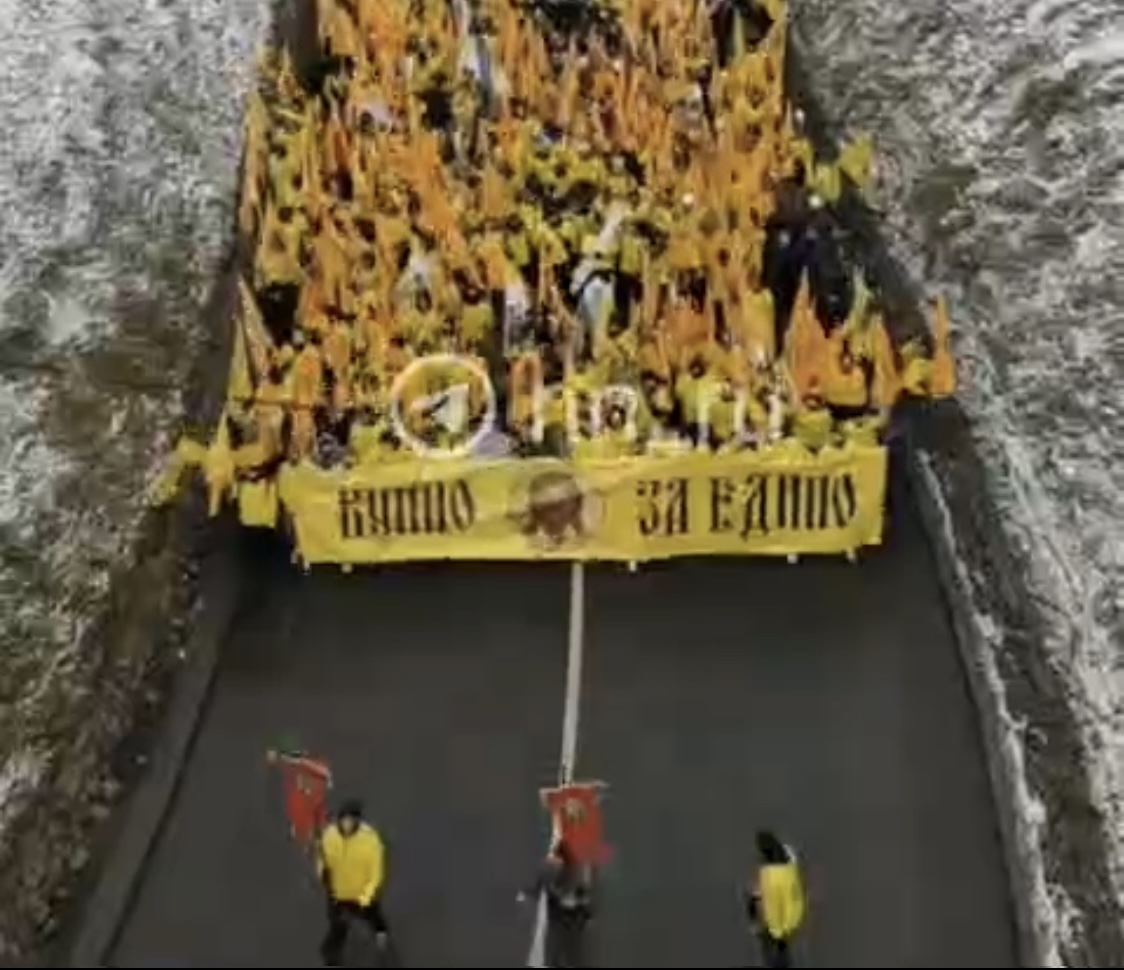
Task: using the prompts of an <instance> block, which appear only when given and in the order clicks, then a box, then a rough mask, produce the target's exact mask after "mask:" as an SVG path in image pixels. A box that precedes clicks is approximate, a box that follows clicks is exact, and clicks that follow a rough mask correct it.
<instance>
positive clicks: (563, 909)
mask: <svg viewBox="0 0 1124 970" xmlns="http://www.w3.org/2000/svg"><path fill="white" fill-rule="evenodd" d="M540 895H545V896H546V917H547V919H546V946H545V960H544V963H545V964H546V966H548V967H582V966H584V965H585V963H584V959H585V945H584V944H585V934H586V927H587V925H588V924H589V921H590V919H592V917H593V873H592V869H591V867H590V866H589V865H583V864H582V863H581V862H579V861H578V860H577V859H576V858H574V853H573V850H572V849H571V848H570V846H569V845H568V844H567V843H566V842H565V841H564V840H561V839H560V840H559V841H557V842H555V844H554V847H553V849H552V850H551V852H550V854H549V855H548V856H547V857H546V859H545V860H544V862H543V866H542V869H541V870H540V871H539V875H538V877H537V879H536V880H535V883H534V885H533V886H531V888H530V889H528V890H527V891H526V892H523V893H520V898H521V899H523V900H528V899H531V900H537V899H538V898H539V896H540Z"/></svg>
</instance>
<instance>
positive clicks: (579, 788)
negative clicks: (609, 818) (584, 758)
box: [543, 781, 609, 866]
mask: <svg viewBox="0 0 1124 970" xmlns="http://www.w3.org/2000/svg"><path fill="white" fill-rule="evenodd" d="M604 789H605V786H604V785H603V784H602V783H601V782H596V781H595V782H580V783H575V784H570V785H566V786H564V787H562V788H552V789H549V790H547V791H545V792H543V801H544V802H545V803H546V807H547V809H548V810H549V811H550V814H551V817H552V818H553V819H554V823H555V831H556V832H557V833H558V837H559V838H560V839H561V840H563V841H564V842H565V843H566V844H567V845H568V846H569V847H570V850H571V851H572V852H573V854H574V860H575V861H576V862H578V863H581V864H584V865H594V866H596V865H601V864H603V863H604V862H607V861H608V858H609V847H608V846H607V845H606V844H605V839H604V835H605V830H604V822H603V819H602V816H601V793H602V791H603V790H604Z"/></svg>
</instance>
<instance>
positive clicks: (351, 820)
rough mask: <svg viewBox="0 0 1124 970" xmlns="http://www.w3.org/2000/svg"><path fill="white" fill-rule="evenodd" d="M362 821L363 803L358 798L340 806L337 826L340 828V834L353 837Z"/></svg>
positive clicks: (350, 799)
mask: <svg viewBox="0 0 1124 970" xmlns="http://www.w3.org/2000/svg"><path fill="white" fill-rule="evenodd" d="M362 821H363V803H362V802H360V801H359V800H358V799H357V798H349V799H348V800H347V801H345V802H344V803H343V804H342V805H340V810H339V812H338V813H337V814H336V824H337V825H338V826H339V829H340V834H342V835H345V836H346V835H353V834H354V833H355V831H356V829H358V828H359V825H360V824H361V823H362Z"/></svg>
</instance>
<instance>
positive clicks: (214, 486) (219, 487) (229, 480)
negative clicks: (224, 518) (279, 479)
mask: <svg viewBox="0 0 1124 970" xmlns="http://www.w3.org/2000/svg"><path fill="white" fill-rule="evenodd" d="M234 474H235V469H234V452H233V450H232V449H231V447H230V428H229V423H228V412H227V409H226V408H223V412H222V415H221V417H220V418H219V426H218V430H217V431H216V433H215V437H214V440H213V441H212V442H211V447H210V448H208V449H207V454H206V457H205V458H204V460H203V475H204V478H205V479H206V481H207V511H208V514H209V515H211V516H215V515H218V514H219V509H220V508H221V507H222V500H223V498H224V497H225V496H226V495H227V494H228V493H229V492H230V491H231V490H232V489H233V488H234V484H235V479H234Z"/></svg>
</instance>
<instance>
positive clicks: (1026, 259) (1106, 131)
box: [794, 0, 1124, 965]
mask: <svg viewBox="0 0 1124 970" xmlns="http://www.w3.org/2000/svg"><path fill="white" fill-rule="evenodd" d="M794 6H795V10H796V17H797V22H798V28H799V29H798V31H797V33H798V36H799V38H800V42H801V46H802V47H803V48H804V49H805V50H806V51H807V52H808V62H809V63H808V65H807V66H808V68H809V71H810V74H811V75H812V82H813V85H814V87H815V90H816V91H817V93H818V94H819V95H820V97H821V98H822V99H823V100H824V102H825V105H826V107H827V108H828V109H829V111H830V113H831V115H832V116H833V117H834V118H837V119H846V121H847V123H848V124H849V125H851V126H853V127H854V128H856V129H865V130H869V131H872V132H874V133H875V135H876V138H877V141H878V148H879V151H880V156H881V158H882V159H883V173H882V174H883V185H882V187H881V189H880V191H879V195H878V198H877V200H876V201H877V204H878V205H879V206H880V207H881V208H882V209H883V210H884V211H885V215H886V220H885V221H886V223H887V230H888V232H889V234H890V237H891V239H890V243H891V247H892V248H893V250H894V252H895V255H897V256H899V257H901V258H903V259H904V260H905V261H906V262H907V264H908V265H909V268H910V269H911V271H912V273H913V275H914V277H915V278H916V279H918V280H921V281H924V282H925V283H926V284H931V285H932V286H933V287H934V288H935V289H938V288H939V289H940V290H942V291H944V292H946V293H948V294H949V296H950V298H951V301H952V305H953V310H954V319H955V320H956V322H957V323H958V325H959V333H958V338H959V346H958V351H959V355H960V357H961V360H962V362H963V369H962V374H963V378H964V382H965V388H964V391H963V394H962V397H963V400H964V403H965V406H966V407H967V409H968V411H969V414H970V415H971V416H972V418H973V419H974V427H975V434H976V436H977V439H978V441H977V443H978V445H979V448H980V450H981V453H982V456H983V458H984V461H985V463H986V465H987V467H988V470H989V474H990V478H991V481H992V483H993V484H994V486H995V487H996V488H997V489H998V490H1000V492H1001V494H999V495H998V496H996V497H997V499H998V500H999V503H1000V505H1001V507H1002V508H1003V510H1004V515H1005V518H1006V521H1005V523H1004V528H1005V529H1006V530H1008V532H1009V534H1010V538H1011V540H1012V541H1013V543H1014V545H1015V547H1016V548H1017V549H1018V550H1019V551H1020V552H1021V554H1022V555H1023V557H1024V559H1025V562H1026V564H1027V571H1028V573H1029V575H1028V576H1027V577H1026V580H1027V583H1028V586H1029V588H1030V589H1031V591H1032V596H1033V599H1034V601H1035V602H1034V606H1035V607H1036V608H1037V609H1038V610H1040V611H1041V612H1042V613H1043V614H1044V616H1045V618H1046V620H1047V621H1048V625H1049V628H1050V635H1051V642H1050V645H1049V646H1050V649H1051V655H1050V667H1051V669H1052V672H1053V673H1056V674H1058V675H1059V676H1061V677H1062V678H1064V680H1065V682H1066V684H1067V687H1068V690H1067V693H1068V695H1069V701H1070V704H1071V706H1072V708H1073V712H1074V715H1075V717H1076V720H1077V722H1078V725H1079V728H1080V730H1081V734H1082V740H1083V747H1084V749H1085V751H1086V752H1087V754H1088V756H1089V773H1090V781H1091V784H1092V787H1093V789H1094V791H1093V803H1094V805H1095V806H1096V809H1097V810H1098V812H1099V813H1100V814H1101V816H1102V818H1101V819H1100V823H1101V824H1102V825H1103V827H1104V830H1105V833H1106V834H1107V836H1108V841H1109V842H1110V843H1112V847H1113V853H1112V854H1113V856H1114V857H1113V858H1111V859H1109V860H1108V865H1109V867H1110V869H1111V878H1112V882H1113V883H1114V885H1115V893H1116V896H1117V899H1118V900H1121V901H1124V801H1122V800H1124V661H1122V659H1121V658H1122V657H1124V653H1122V650H1121V648H1122V646H1124V623H1122V619H1124V404H1122V402H1121V397H1120V390H1119V387H1120V381H1121V379H1122V378H1124V342H1122V341H1124V329H1122V328H1124V141H1122V140H1121V139H1122V134H1124V14H1122V13H1121V12H1120V7H1119V5H1114V4H1110V3H1107V2H1101V0H1094V2H1090V3H1084V4H1076V5H1075V4H1070V3H1062V2H1061V0H991V2H987V3H980V2H979V0H950V2H946V3H942V4H931V3H923V2H921V0H905V2H902V3H891V4H887V3H884V2H882V0H794ZM985 620H986V618H985ZM997 686H998V687H999V690H1000V694H1001V693H1002V687H1001V685H997ZM1013 730H1014V731H1015V734H1016V736H1017V735H1019V734H1023V735H1025V731H1024V730H1023V729H1022V728H1021V726H1020V725H1019V724H1017V723H1013ZM1017 739H1018V740H1020V741H1022V742H1024V747H1031V748H1033V747H1034V746H1035V745H1036V739H1035V738H1034V737H1028V736H1023V737H1021V738H1017ZM1030 809H1031V811H1030V814H1031V818H1030V821H1031V823H1032V826H1033V827H1035V828H1037V829H1038V830H1039V831H1040V832H1043V833H1044V832H1045V828H1044V826H1045V824H1046V823H1045V822H1044V820H1043V817H1042V811H1041V806H1040V805H1038V806H1036V805H1031V806H1030ZM1043 837H1045V836H1043ZM1047 902H1048V904H1049V905H1048V909H1049V910H1050V913H1049V914H1048V915H1050V916H1051V917H1052V921H1053V927H1054V930H1055V937H1056V938H1055V944H1056V946H1057V947H1059V948H1060V949H1061V950H1062V951H1064V950H1065V949H1066V944H1067V933H1068V932H1069V931H1070V930H1071V929H1072V928H1073V923H1072V920H1073V919H1078V920H1079V919H1080V918H1081V916H1080V914H1079V913H1075V912H1074V910H1073V908H1072V907H1071V905H1070V902H1069V901H1068V900H1067V899H1066V897H1065V890H1064V887H1062V886H1060V885H1057V884H1055V883H1051V884H1050V885H1049V886H1048V899H1044V900H1043V903H1044V904H1045V903H1047ZM1058 965H1062V964H1058ZM1069 965H1081V964H1069Z"/></svg>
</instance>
